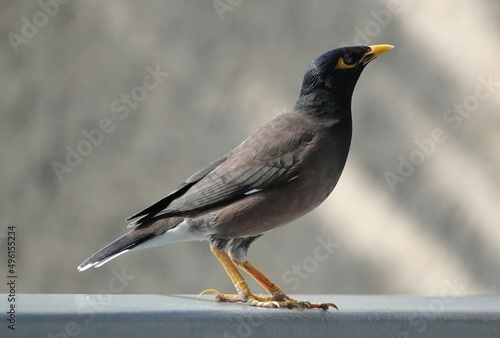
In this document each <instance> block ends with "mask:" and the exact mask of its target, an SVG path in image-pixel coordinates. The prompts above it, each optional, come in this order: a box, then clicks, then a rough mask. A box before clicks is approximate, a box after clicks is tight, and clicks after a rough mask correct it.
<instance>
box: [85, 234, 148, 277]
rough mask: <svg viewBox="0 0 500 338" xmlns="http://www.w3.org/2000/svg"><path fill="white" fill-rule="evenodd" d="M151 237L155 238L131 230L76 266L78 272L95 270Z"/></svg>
mask: <svg viewBox="0 0 500 338" xmlns="http://www.w3.org/2000/svg"><path fill="white" fill-rule="evenodd" d="M153 237H155V234H154V233H144V232H138V231H134V230H132V231H130V232H128V233H126V234H125V235H123V236H121V237H119V238H118V239H116V240H114V241H113V242H111V243H109V244H108V245H106V246H105V247H104V248H102V249H101V250H99V251H97V252H96V253H95V254H93V255H92V256H90V257H89V258H87V259H86V260H85V261H83V263H82V264H80V265H79V266H78V271H84V270H87V269H88V268H90V267H96V268H97V267H99V266H101V265H103V264H104V263H107V262H109V261H110V260H112V259H114V258H116V257H118V256H120V255H121V254H124V253H125V252H127V251H129V250H131V249H133V248H134V247H136V246H138V245H139V244H142V243H144V242H146V241H147V240H149V239H151V238H153Z"/></svg>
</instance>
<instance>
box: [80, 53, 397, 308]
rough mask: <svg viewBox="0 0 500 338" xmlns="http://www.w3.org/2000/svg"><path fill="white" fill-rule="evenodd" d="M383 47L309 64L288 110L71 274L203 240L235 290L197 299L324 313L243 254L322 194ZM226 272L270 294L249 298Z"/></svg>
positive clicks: (336, 171) (341, 160) (334, 174)
mask: <svg viewBox="0 0 500 338" xmlns="http://www.w3.org/2000/svg"><path fill="white" fill-rule="evenodd" d="M390 49H392V46H389V45H377V46H370V47H366V46H356V47H345V48H339V49H334V50H331V51H329V52H327V53H325V54H323V55H321V56H319V57H318V58H317V59H316V60H314V61H313V62H312V63H311V65H310V66H309V68H308V70H307V72H306V74H305V76H304V81H303V84H302V88H301V92H300V95H299V98H298V100H297V102H296V103H295V105H294V107H293V108H292V109H291V111H290V112H288V113H285V114H282V115H280V116H277V117H276V118H275V119H273V120H272V121H270V122H269V123H267V124H266V125H264V126H262V127H261V128H260V129H258V130H257V131H256V132H255V133H254V134H253V135H251V136H250V137H249V138H247V139H246V140H245V141H244V142H243V143H241V144H240V145H239V146H238V147H236V148H235V149H233V150H232V151H230V152H229V153H228V154H226V155H225V156H223V157H221V158H220V159H218V160H217V161H215V162H213V163H211V164H210V165H208V166H207V167H206V168H204V169H202V170H200V171H198V172H197V173H195V174H194V175H192V176H191V177H189V178H188V179H187V180H186V181H185V182H184V183H182V184H181V185H180V186H179V188H177V189H176V190H174V191H173V192H172V193H170V194H169V195H168V196H166V197H165V198H163V199H162V200H160V201H159V202H157V203H155V204H153V205H152V206H150V207H148V208H146V209H145V210H143V211H141V212H139V213H137V214H135V215H133V216H131V217H130V218H129V219H128V221H131V223H130V225H129V226H133V227H134V229H133V230H131V231H130V232H129V233H127V234H125V235H123V236H122V237H120V238H118V239H117V240H115V241H114V242H112V243H110V244H109V245H107V246H106V247H104V248H103V249H101V250H100V251H98V252H97V253H95V254H94V255H92V256H91V257H89V258H88V259H87V260H85V261H84V262H83V263H82V264H81V265H80V266H79V267H78V270H80V271H83V270H85V269H87V268H89V267H91V266H95V267H97V266H100V265H102V264H104V263H106V262H107V261H109V260H110V259H113V258H115V257H117V256H118V255H120V254H122V253H124V252H127V251H129V250H133V249H142V248H148V247H154V246H158V245H163V244H168V243H172V242H176V241H190V240H208V241H210V245H211V249H212V252H213V253H214V254H215V256H216V257H217V258H218V259H219V261H220V262H221V264H222V265H223V266H224V268H225V269H226V272H227V273H228V274H229V276H230V278H231V279H232V280H233V283H234V284H235V287H236V289H237V291H238V294H236V295H227V294H222V293H220V292H218V291H216V290H211V289H210V290H206V291H205V292H204V293H211V294H215V295H216V299H217V300H219V301H244V302H249V303H250V304H252V305H255V306H265V307H282V306H286V307H293V306H298V307H319V308H323V309H327V308H328V307H329V306H334V305H333V304H331V303H322V304H311V303H309V302H301V301H297V300H295V299H293V298H291V297H288V296H286V295H285V294H284V293H283V292H282V291H281V289H279V287H278V286H277V285H276V284H274V283H272V282H271V281H270V280H269V279H267V278H266V277H265V276H264V275H263V274H262V273H261V272H260V271H258V270H257V269H256V268H255V267H253V266H252V265H251V264H250V263H248V262H247V257H246V256H247V250H248V248H249V246H250V244H251V243H252V242H253V241H254V240H255V239H256V238H258V237H259V236H261V235H262V234H263V233H265V232H267V231H270V230H273V229H275V228H277V227H279V226H282V225H285V224H287V223H289V222H290V221H292V220H294V219H296V218H298V217H300V216H302V215H304V214H306V213H308V212H309V211H311V210H313V209H314V208H316V207H317V206H318V205H319V204H320V203H321V202H323V201H324V200H325V199H326V198H327V197H328V195H329V194H330V193H331V192H332V190H333V188H334V187H335V185H336V183H337V181H338V179H339V177H340V175H341V173H342V170H343V168H344V165H345V162H346V160H347V155H348V152H349V147H350V143H351V134H352V119H351V98H352V93H353V91H354V87H355V85H356V82H357V80H358V78H359V76H360V74H361V72H362V70H363V68H364V67H365V66H366V64H368V62H370V61H371V60H373V59H374V58H375V57H377V56H378V55H380V54H382V53H384V52H386V51H388V50H390ZM226 249H227V251H228V253H229V256H230V258H229V257H228V256H227V254H226V253H225V251H224V250H226ZM235 265H236V266H239V267H240V268H241V269H242V270H244V271H246V272H247V273H249V274H250V276H252V277H253V278H255V279H256V280H257V281H258V282H259V283H260V284H261V285H262V286H263V287H264V288H265V289H266V290H267V291H268V292H269V293H270V295H271V296H270V297H258V296H255V295H253V294H252V293H251V292H250V290H249V289H248V287H247V286H246V283H245V281H244V280H243V277H242V276H241V275H240V274H239V272H238V270H237V269H236V267H235Z"/></svg>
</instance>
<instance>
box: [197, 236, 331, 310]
mask: <svg viewBox="0 0 500 338" xmlns="http://www.w3.org/2000/svg"><path fill="white" fill-rule="evenodd" d="M210 250H211V251H212V253H213V254H214V255H215V257H217V259H218V260H219V262H220V263H221V265H222V266H223V267H224V270H226V273H227V274H228V276H229V278H231V281H232V282H233V284H234V287H235V288H236V291H237V292H238V294H224V293H222V292H219V291H217V290H214V289H207V290H205V291H203V292H202V293H200V295H199V296H198V298H200V297H201V296H202V295H205V294H213V295H215V300H216V301H218V302H244V303H246V302H248V303H249V304H250V305H253V306H259V307H286V308H294V307H298V308H310V309H311V308H319V309H323V310H328V308H329V307H330V306H331V307H334V308H336V309H338V308H337V306H336V305H335V304H333V303H310V302H308V301H298V300H296V299H293V298H292V297H289V296H287V295H286V294H285V293H284V292H283V291H281V289H280V287H279V286H278V285H276V284H275V283H273V282H272V281H271V280H270V279H269V278H267V277H266V276H265V275H264V274H263V273H262V272H260V271H259V270H258V269H257V268H256V267H254V266H253V265H252V264H250V263H249V262H248V261H245V262H239V261H235V263H236V265H238V266H239V267H240V268H241V269H242V270H244V271H245V272H246V273H248V274H249V275H250V276H251V277H252V278H253V279H255V280H256V281H257V282H258V283H259V284H260V285H261V286H262V287H263V288H264V289H265V290H266V291H267V292H269V294H270V295H271V297H261V296H255V295H254V294H252V293H251V292H250V288H249V287H248V285H247V283H246V282H245V279H244V278H243V276H242V275H241V274H240V273H239V271H238V269H237V268H236V266H235V265H234V263H233V261H232V260H231V258H229V256H228V255H227V254H226V252H225V251H224V250H218V249H217V248H215V247H214V246H213V245H212V244H211V245H210Z"/></svg>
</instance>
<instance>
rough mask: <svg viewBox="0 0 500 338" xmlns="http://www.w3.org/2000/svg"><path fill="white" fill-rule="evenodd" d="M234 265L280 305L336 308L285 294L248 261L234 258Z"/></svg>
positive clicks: (329, 304) (332, 305)
mask: <svg viewBox="0 0 500 338" xmlns="http://www.w3.org/2000/svg"><path fill="white" fill-rule="evenodd" d="M234 261H235V263H236V265H237V266H239V267H240V268H241V269H242V270H243V271H245V272H246V273H248V274H249V275H250V276H251V277H253V279H255V280H256V281H257V283H259V284H260V285H261V286H262V287H263V288H264V289H266V291H267V292H269V294H270V295H271V299H270V300H271V301H275V302H277V303H278V304H279V306H280V307H288V308H293V307H298V308H309V309H312V308H319V309H323V310H328V308H329V307H330V306H331V307H333V308H335V309H337V310H338V308H337V306H336V305H335V304H333V303H311V302H308V301H298V300H296V299H294V298H292V297H289V296H287V295H286V294H285V293H284V292H283V291H282V290H281V289H280V287H279V286H278V285H276V284H275V283H273V282H272V281H271V280H270V279H269V278H267V277H266V276H265V275H264V274H263V273H262V272H260V271H259V270H258V269H257V268H256V267H255V266H253V265H252V264H250V263H249V262H248V261H245V262H240V261H238V260H234Z"/></svg>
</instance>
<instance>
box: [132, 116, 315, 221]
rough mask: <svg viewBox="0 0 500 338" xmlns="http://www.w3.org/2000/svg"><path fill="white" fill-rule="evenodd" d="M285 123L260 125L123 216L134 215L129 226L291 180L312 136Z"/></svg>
mask: <svg viewBox="0 0 500 338" xmlns="http://www.w3.org/2000/svg"><path fill="white" fill-rule="evenodd" d="M292 120H294V119H292ZM288 123H290V121H287V119H283V118H276V119H274V120H273V121H271V122H270V123H268V124H267V125H265V126H264V127H262V128H260V129H259V130H258V131H257V132H256V133H255V134H253V135H252V136H250V137H249V138H248V139H247V140H246V141H244V142H243V143H242V144H241V145H239V146H238V147H237V148H235V149H234V150H233V151H231V152H230V153H228V154H227V155H226V156H224V157H222V158H220V159H219V160H217V161H215V162H213V163H211V164H210V165H209V166H207V167H206V168H204V169H202V170H200V171H198V172H197V173H196V174H194V175H193V176H191V177H190V178H188V179H187V180H186V181H185V182H184V183H183V184H181V186H180V187H179V188H178V189H176V190H175V191H173V192H172V193H170V194H169V195H168V196H167V197H165V198H163V199H162V200H160V201H159V202H157V203H155V204H153V205H152V206H150V207H149V208H147V209H145V210H143V211H141V212H139V213H137V214H135V215H133V216H131V217H130V218H129V219H128V220H133V219H136V220H135V221H134V222H133V223H132V224H131V225H144V226H147V225H148V224H150V223H151V222H152V221H154V220H156V219H159V218H164V217H172V216H190V217H192V216H195V215H197V214H200V213H204V212H206V211H208V210H212V209H214V208H217V207H221V206H224V205H227V204H229V203H231V202H234V201H236V200H239V199H242V198H245V197H247V196H249V195H251V194H253V193H255V192H258V191H260V190H264V189H271V188H273V187H275V186H278V185H281V184H283V183H284V182H289V181H291V180H293V179H294V178H295V177H296V175H297V173H298V170H299V169H300V168H299V167H300V166H299V165H298V164H299V162H300V159H301V154H302V152H303V151H304V149H305V148H306V146H307V145H308V144H309V142H310V141H311V140H312V139H313V137H314V136H313V135H312V134H311V133H307V132H303V130H301V131H298V130H297V125H295V126H293V123H292V126H287V124H288ZM300 129H302V128H300Z"/></svg>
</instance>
